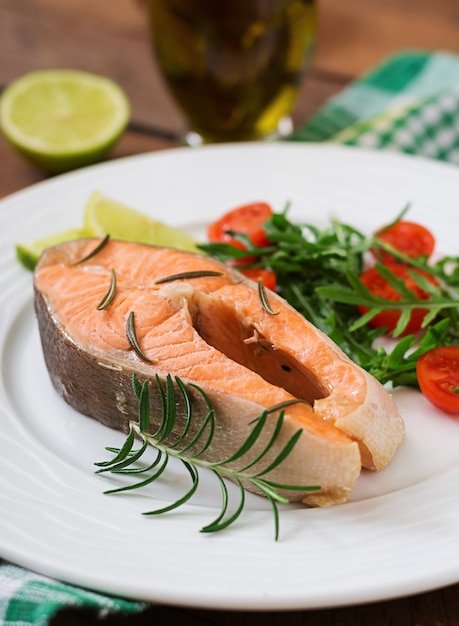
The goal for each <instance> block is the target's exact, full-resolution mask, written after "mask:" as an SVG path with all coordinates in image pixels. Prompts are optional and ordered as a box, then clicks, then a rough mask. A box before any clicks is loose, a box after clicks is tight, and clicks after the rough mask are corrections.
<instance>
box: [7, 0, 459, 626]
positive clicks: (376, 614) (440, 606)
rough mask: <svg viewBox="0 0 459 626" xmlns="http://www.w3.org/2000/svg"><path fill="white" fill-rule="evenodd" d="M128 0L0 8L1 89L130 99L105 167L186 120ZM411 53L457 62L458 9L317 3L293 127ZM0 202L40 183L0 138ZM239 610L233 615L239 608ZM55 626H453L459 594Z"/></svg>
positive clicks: (378, 0)
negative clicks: (91, 78)
mask: <svg viewBox="0 0 459 626" xmlns="http://www.w3.org/2000/svg"><path fill="white" fill-rule="evenodd" d="M139 4H140V3H139V2H135V1H134V0H115V1H113V0H111V1H110V0H64V1H62V0H0V88H4V87H5V86H6V85H7V84H8V83H9V82H10V81H11V80H13V79H14V78H16V77H18V76H20V75H21V74H23V73H25V72H28V71H31V70H34V69H40V68H48V67H74V68H79V69H84V70H88V71H92V72H96V73H99V74H104V75H106V76H109V77H111V78H113V79H115V80H116V81H118V82H119V83H120V84H121V85H122V86H123V87H124V89H125V90H126V92H127V93H128V96H129V98H130V101H131V104H132V122H131V124H130V127H129V129H128V130H127V132H126V133H125V134H124V136H123V137H122V139H121V140H120V142H119V143H118V145H117V146H116V148H115V150H114V151H113V153H112V155H111V156H110V158H114V159H115V158H119V157H122V156H126V155H131V154H138V153H143V152H149V151H153V150H163V149H167V148H173V147H175V146H178V145H180V135H181V132H182V129H183V119H182V116H181V114H180V112H179V111H178V109H177V108H176V107H175V105H174V104H173V102H172V100H171V99H170V97H169V95H168V93H167V92H166V90H165V88H164V86H163V84H162V81H161V78H160V76H159V74H158V72H157V69H156V67H155V63H154V60H153V59H152V56H151V54H150V44H149V41H148V37H147V28H146V21H145V16H144V14H143V11H142V9H141V7H140V6H139ZM408 48H411V49H413V48H420V49H427V50H447V51H450V52H456V53H459V1H458V0H370V1H369V0H319V36H318V47H317V51H316V54H315V57H314V63H313V67H312V70H311V72H310V74H309V76H308V77H307V79H306V80H305V83H304V86H303V89H302V91H301V95H300V98H299V101H298V104H297V106H296V108H295V111H294V121H295V123H296V124H300V123H301V122H303V121H305V120H306V119H307V118H308V117H309V116H310V115H311V114H312V113H313V112H314V111H316V110H317V109H318V108H319V107H320V105H321V104H323V103H324V102H325V100H326V99H327V98H328V97H330V96H331V95H333V94H334V93H336V92H338V91H339V90H340V89H341V88H342V87H343V86H345V85H346V84H348V83H349V82H350V81H352V80H353V79H354V78H356V77H358V76H359V75H360V74H362V73H363V72H365V71H367V70H369V69H370V68H371V67H373V66H374V65H375V64H377V63H379V62H380V61H382V60H383V59H384V58H385V57H386V56H387V55H389V54H392V53H395V52H398V51H400V50H405V49H408ZM0 164H1V167H0V196H4V195H7V194H10V193H12V192H14V191H17V190H19V189H22V188H24V187H26V186H28V185H31V184H33V183H35V182H37V181H40V180H42V179H43V178H44V175H43V174H42V173H41V172H39V171H38V170H36V169H34V168H33V167H32V166H30V165H28V164H27V163H26V162H25V161H23V160H22V159H21V158H20V157H19V156H17V155H16V154H15V153H14V152H13V151H12V150H11V149H10V148H9V146H8V145H7V144H6V142H5V140H4V139H3V138H2V137H0ZM235 609H237V607H235ZM54 623H55V624H61V625H62V624H65V625H66V626H79V625H83V624H86V625H88V626H91V625H92V624H100V623H104V624H107V626H114V625H127V624H129V625H130V624H132V625H133V626H143V625H147V624H155V625H157V624H165V623H174V624H184V625H185V624H186V625H190V626H205V625H207V626H209V625H221V626H229V625H233V624H237V625H238V626H245V625H248V624H251V625H262V624H263V625H264V626H277V625H279V626H280V625H281V624H282V626H300V625H303V624H308V625H317V626H360V625H362V626H363V625H365V626H367V625H369V626H382V625H385V626H386V625H387V626H389V625H391V626H459V585H455V586H452V587H448V588H445V589H439V590H432V591H429V592H427V593H423V594H419V595H416V596H413V597H409V598H402V599H396V600H390V601H387V602H378V603H374V604H370V605H364V606H353V607H342V608H340V607H337V608H334V609H329V610H314V611H304V612H291V613H275V612H274V613H273V612H270V613H260V612H254V613H252V612H238V611H235V612H228V611H214V610H212V611H208V610H205V609H202V610H198V609H185V608H177V607H166V606H152V607H151V608H149V609H148V610H147V611H146V612H144V613H143V614H141V615H138V616H134V617H133V616H129V617H121V616H120V617H112V616H110V617H108V618H106V619H104V620H101V619H99V618H97V617H96V616H95V615H93V614H92V613H91V612H84V613H81V612H78V611H74V610H68V611H65V612H63V613H61V614H59V615H58V616H57V618H56V619H55V620H54Z"/></svg>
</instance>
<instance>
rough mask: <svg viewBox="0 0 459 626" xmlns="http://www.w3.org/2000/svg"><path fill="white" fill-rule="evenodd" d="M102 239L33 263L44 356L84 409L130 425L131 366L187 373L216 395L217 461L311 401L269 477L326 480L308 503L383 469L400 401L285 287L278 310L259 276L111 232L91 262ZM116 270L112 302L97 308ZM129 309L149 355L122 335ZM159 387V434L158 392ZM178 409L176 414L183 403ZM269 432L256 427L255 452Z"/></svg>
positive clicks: (154, 406)
mask: <svg viewBox="0 0 459 626" xmlns="http://www.w3.org/2000/svg"><path fill="white" fill-rule="evenodd" d="M98 243H99V241H98V240H94V239H78V240H75V241H71V242H67V243H64V244H61V245H59V246H56V247H53V248H49V249H48V250H46V251H45V252H44V253H43V255H42V257H41V259H40V261H39V263H38V265H37V267H36V269H35V273H34V288H35V310H36V314H37V319H38V325H39V331H40V337H41V342H42V347H43V353H44V357H45V362H46V366H47V368H48V371H49V374H50V378H51V381H52V383H53V385H54V387H55V389H56V390H57V391H58V393H59V394H60V395H61V396H62V397H63V398H64V400H65V401H66V402H67V403H68V404H69V405H71V406H72V407H73V408H74V409H76V410H77V411H79V412H81V413H83V414H85V415H87V416H90V417H92V418H95V419H97V420H99V421H100V422H102V423H103V424H105V425H107V426H110V427H113V428H116V429H120V430H123V431H127V429H128V428H129V423H130V422H131V421H136V420H137V412H138V401H137V398H136V396H135V393H134V390H133V387H132V375H133V373H134V372H135V373H136V375H137V377H138V379H139V381H140V382H143V381H145V380H147V381H148V380H151V381H154V380H155V379H156V377H157V376H158V377H159V379H160V380H165V379H166V376H167V375H171V376H172V379H173V380H175V377H179V378H180V379H181V380H182V381H183V383H185V385H188V384H190V383H191V384H192V385H197V386H198V387H200V388H201V389H202V390H204V391H205V393H206V394H207V396H208V397H209V399H210V401H211V403H212V405H213V407H214V409H215V420H216V427H215V433H214V437H213V439H212V443H211V445H210V447H209V448H208V450H207V451H206V453H205V456H204V457H203V458H206V459H207V460H210V461H221V460H223V459H225V458H227V457H228V456H229V455H230V454H231V453H232V452H234V451H235V450H237V449H238V448H239V446H240V445H241V444H242V442H243V441H244V440H245V439H246V438H247V436H248V434H249V432H250V431H251V430H252V428H253V420H254V418H256V417H257V416H259V415H260V414H261V413H262V412H263V411H264V410H265V409H269V408H270V407H272V406H274V405H277V404H279V403H285V402H287V403H288V401H291V400H293V399H295V398H296V399H301V400H304V401H305V402H301V403H290V404H289V405H288V406H287V407H286V408H285V417H284V422H283V425H282V429H281V432H280V435H279V437H278V441H277V442H276V446H277V445H279V446H282V445H285V443H286V442H287V441H288V440H289V439H290V437H291V436H292V435H293V434H294V433H295V432H296V431H298V430H299V429H301V430H302V433H301V436H300V438H299V439H298V442H297V444H296V446H295V447H294V449H293V451H292V452H291V453H290V454H289V456H288V457H287V458H286V459H285V460H284V461H283V462H282V463H281V464H280V465H279V466H278V467H277V468H276V469H274V470H273V471H272V472H271V473H270V474H268V475H267V476H266V478H268V479H270V480H273V481H275V482H278V483H282V484H284V485H292V484H295V485H319V486H320V488H321V489H320V491H311V492H297V491H292V490H291V491H289V492H288V493H287V497H289V499H290V500H292V501H293V500H302V501H303V502H305V503H306V504H308V505H312V506H328V505H331V504H337V503H342V502H345V501H346V500H347V499H348V497H349V495H350V492H351V490H352V488H353V486H354V484H355V482H356V480H357V478H358V477H359V475H360V473H361V470H362V467H364V468H367V469H370V470H381V469H383V468H384V467H385V466H386V465H387V464H388V463H389V462H390V461H391V459H392V458H393V456H394V454H395V452H396V451H397V449H398V447H399V446H400V444H401V442H402V440H403V438H404V422H403V419H402V417H401V415H400V412H399V410H398V408H397V406H396V404H395V402H394V401H393V399H392V397H391V396H390V395H389V393H388V392H387V391H386V390H385V389H384V387H383V386H382V385H381V384H380V383H379V382H377V381H376V379H374V378H373V377H372V376H370V375H369V374H368V373H367V372H366V371H364V370H363V369H362V368H360V367H358V366H357V365H356V364H355V363H353V362H352V361H351V360H350V359H349V358H348V357H347V356H346V355H345V354H344V353H343V352H342V351H341V349H340V348H339V347H338V346H336V345H335V344H334V343H333V342H332V341H331V340H330V339H329V338H328V337H327V336H326V335H324V334H323V333H322V332H321V331H319V330H318V329H317V328H315V327H314V326H313V325H312V324H311V323H309V322H308V321H307V320H306V319H305V318H304V317H303V316H302V315H301V314H299V313H298V312H297V311H296V310H294V309H293V308H292V307H291V306H290V305H289V304H288V303H287V302H286V301H285V300H283V299H282V298H280V297H279V296H278V295H277V294H275V293H274V292H271V291H269V292H268V299H269V307H267V306H266V303H265V306H263V303H262V299H261V298H260V294H259V291H258V288H257V285H256V284H255V283H253V282H252V281H250V280H249V279H247V278H246V277H244V276H243V275H242V274H240V273H239V272H237V271H236V270H233V269H232V268H229V267H227V266H226V265H224V264H222V263H221V262H219V261H217V260H215V259H212V258H210V257H207V256H203V255H199V254H194V253H189V252H182V251H179V250H173V249H169V248H160V247H153V246H148V245H140V244H135V243H128V242H121V241H109V242H108V243H107V244H106V245H105V246H104V247H103V248H102V249H101V250H100V251H99V252H97V254H95V255H94V256H92V257H91V258H88V259H87V260H84V259H85V258H86V257H87V256H88V255H89V254H90V253H91V252H92V251H93V250H94V249H95V247H96V246H97V244H98ZM82 260H83V261H82ZM190 272H193V273H194V274H190ZM113 273H114V274H115V276H116V292H115V294H114V297H113V300H112V301H111V302H110V304H109V305H108V306H107V307H105V308H102V309H98V305H99V304H100V302H101V301H102V300H103V298H104V295H106V293H107V290H108V288H109V285H110V284H111V276H112V275H113ZM171 275H175V276H176V278H175V279H171ZM165 279H166V280H165ZM132 314H133V315H134V316H135V335H136V339H137V342H138V346H139V347H140V348H141V352H139V351H137V350H135V349H133V347H132V342H130V341H129V339H128V337H127V333H126V324H127V320H128V318H129V316H130V315H131V317H132ZM154 387H155V386H154V385H151V394H150V402H151V416H152V417H151V428H152V430H154V429H155V426H156V427H158V422H156V424H155V414H156V415H158V405H159V402H160V398H159V396H158V393H155V392H154ZM189 389H190V390H191V391H190V393H191V398H192V404H193V407H194V415H195V418H194V419H196V420H197V422H199V417H201V419H203V418H204V415H205V414H206V413H207V408H206V407H205V406H204V403H203V399H202V395H201V394H199V393H197V391H196V390H195V388H194V387H193V386H191V387H190V388H189ZM193 390H195V391H193ZM177 411H178V417H177V420H178V422H179V421H180V419H183V415H184V413H185V407H181V406H178V408H177ZM196 415H197V416H198V418H196ZM181 416H182V417H181ZM275 421H276V420H274V418H273V421H272V424H274V423H275ZM268 423H269V420H268ZM198 426H199V424H196V426H195V428H198ZM273 428H274V426H269V425H268V427H267V429H266V431H263V433H262V435H260V437H261V441H259V442H257V446H258V449H259V450H261V449H262V448H263V444H265V445H266V443H267V442H268V440H269V437H270V434H272V430H273ZM171 436H173V434H172V435H171ZM276 446H274V450H273V452H274V453H275V450H276ZM246 462H247V460H245V461H244V463H242V461H241V464H246ZM284 495H285V494H284Z"/></svg>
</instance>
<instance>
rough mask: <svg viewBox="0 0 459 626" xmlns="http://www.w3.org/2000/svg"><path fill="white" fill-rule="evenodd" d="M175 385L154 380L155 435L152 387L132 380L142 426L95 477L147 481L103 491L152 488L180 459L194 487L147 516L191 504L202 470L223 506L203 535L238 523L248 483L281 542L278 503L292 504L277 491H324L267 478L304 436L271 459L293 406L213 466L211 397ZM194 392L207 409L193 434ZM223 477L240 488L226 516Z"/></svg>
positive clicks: (258, 423) (260, 421)
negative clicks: (261, 442) (182, 410)
mask: <svg viewBox="0 0 459 626" xmlns="http://www.w3.org/2000/svg"><path fill="white" fill-rule="evenodd" d="M174 380H175V384H174ZM174 380H173V379H172V377H171V376H170V375H168V376H166V379H165V382H164V383H162V382H161V380H160V379H159V377H158V376H156V377H155V383H156V388H157V391H158V393H159V397H160V398H161V409H160V412H161V415H160V417H159V425H158V426H157V427H156V430H154V431H153V432H150V431H149V429H150V426H151V420H150V395H149V384H148V382H147V381H145V382H144V383H143V384H140V383H139V381H138V379H137V377H136V375H135V374H134V375H133V379H132V384H133V388H134V391H135V394H136V396H137V399H138V403H139V404H138V406H139V410H138V421H137V422H131V423H130V428H129V434H128V436H127V438H126V441H125V443H124V444H123V446H122V447H121V448H107V450H109V451H110V452H112V453H114V455H115V456H114V457H113V458H112V459H111V460H110V461H103V462H100V463H96V464H95V465H97V466H98V467H99V468H100V469H99V470H97V473H102V472H111V473H113V474H123V475H130V476H138V475H139V474H140V475H142V476H144V477H143V478H142V479H141V480H140V481H137V482H134V483H130V484H128V485H124V486H122V487H117V488H114V489H110V490H108V491H105V493H107V494H114V493H120V492H126V491H131V490H133V489H138V488H141V487H144V486H146V485H148V484H151V483H153V482H154V481H155V480H157V479H158V478H159V477H160V476H161V475H162V474H163V473H164V471H165V470H166V467H167V463H168V461H169V458H170V457H171V456H172V457H176V458H178V459H180V461H181V462H182V463H183V465H184V466H185V468H186V469H187V471H188V473H189V475H190V478H191V486H190V488H189V489H188V491H187V492H186V493H185V494H184V495H183V496H182V497H181V498H179V499H178V500H176V501H175V502H173V503H172V504H169V505H167V506H165V507H162V508H160V509H155V510H152V511H146V512H145V513H144V515H160V514H162V513H166V512H168V511H172V510H173V509H176V508H178V507H179V506H181V505H182V504H185V503H186V502H188V501H189V500H190V498H191V497H192V496H193V494H194V493H195V492H196V489H197V488H198V484H199V469H198V468H204V469H208V470H210V471H212V472H213V474H214V475H215V476H216V478H217V480H218V482H219V483H220V487H221V491H222V502H221V511H220V513H219V515H218V516H217V517H216V518H215V519H214V520H213V521H211V522H210V523H209V524H208V525H206V526H204V528H201V532H206V533H210V532H217V531H220V530H223V529H225V528H227V527H228V526H230V525H231V524H232V523H233V522H235V521H236V520H237V519H238V518H239V516H240V515H241V513H242V511H243V509H244V504H245V489H244V484H251V485H252V486H253V487H255V488H256V489H257V490H258V491H259V492H261V493H262V494H263V495H264V496H266V498H267V499H268V500H269V502H270V504H271V507H272V511H273V515H274V528H275V532H274V535H275V539H276V540H277V539H278V537H279V510H278V504H287V503H288V499H287V498H286V497H284V496H282V495H281V494H280V493H279V490H288V491H317V490H319V489H320V487H319V486H304V485H284V484H280V483H276V482H273V481H271V480H268V479H267V478H265V476H266V474H268V473H269V472H271V471H272V470H274V469H275V468H277V467H278V466H279V465H280V464H281V463H282V462H283V461H284V460H285V459H286V458H287V457H288V456H289V454H290V453H291V451H292V450H293V448H294V447H295V445H296V443H297V441H298V439H299V438H300V436H301V433H302V430H298V431H296V432H295V433H294V434H293V435H292V437H291V438H290V439H289V440H288V441H287V443H286V444H285V445H284V446H283V447H282V448H281V449H280V451H277V452H276V454H275V456H274V458H273V455H272V454H269V453H270V452H272V451H273V446H274V445H275V443H276V441H277V439H278V437H279V434H280V432H281V429H282V425H283V420H284V409H285V407H286V406H288V404H291V402H289V403H288V404H285V405H277V406H274V407H271V408H270V409H266V410H265V411H263V412H262V413H261V414H260V415H259V417H257V418H256V419H255V420H252V422H251V424H252V423H253V428H252V430H251V431H250V433H249V435H248V436H247V438H246V440H245V441H244V442H243V443H242V445H241V446H240V447H239V448H238V449H237V450H236V451H235V452H234V453H233V454H231V455H230V456H229V457H227V458H226V459H223V460H221V461H215V462H210V461H205V460H203V458H202V456H203V454H204V453H205V452H206V450H208V448H209V447H210V445H211V443H212V440H213V436H214V432H215V416H214V409H213V407H212V403H211V401H210V399H209V398H208V396H207V394H206V393H205V392H204V391H203V390H202V389H201V388H200V387H198V386H197V385H188V386H187V385H185V384H184V383H183V381H182V380H181V379H180V378H178V377H175V379H174ZM190 387H192V388H193V390H194V391H195V392H197V393H198V394H200V396H201V397H202V399H203V400H204V402H205V405H206V406H207V414H206V415H205V416H204V418H200V424H199V425H198V426H197V427H195V428H194V429H193V430H192V429H191V426H192V422H193V421H194V420H195V417H194V415H193V409H192V401H191V397H190ZM179 401H182V402H183V403H184V405H185V407H186V416H185V419H184V420H183V425H182V426H179V425H178V424H177V408H176V407H177V404H178V403H179ZM274 412H277V413H278V416H277V418H275V419H276V423H275V426H274V429H273V432H272V434H271V435H270V438H269V440H268V441H267V443H266V445H265V446H264V448H263V449H262V450H261V451H258V452H257V453H253V454H252V451H253V446H254V444H255V443H256V442H257V441H258V439H259V437H260V435H261V433H262V432H263V430H264V428H265V427H266V424H267V421H268V418H269V416H270V414H271V413H274ZM180 429H181V430H180ZM171 435H174V437H173V443H171V440H172V437H171ZM139 439H140V447H138V448H134V446H135V443H136V441H137V440H139ZM149 446H154V448H155V449H156V457H155V459H154V461H153V462H152V463H150V464H149V465H147V466H142V465H140V464H139V461H140V459H141V458H142V456H143V454H144V453H145V452H146V450H147V449H148V448H149ZM268 459H269V460H268ZM235 462H240V463H241V465H242V466H241V467H239V468H238V469H236V468H235V467H234V463H235ZM225 478H228V479H231V480H232V481H233V482H234V483H236V484H237V485H238V487H239V503H238V505H237V506H236V508H235V510H233V511H232V512H229V511H228V507H229V493H228V488H227V486H226V484H225V480H224V479H225Z"/></svg>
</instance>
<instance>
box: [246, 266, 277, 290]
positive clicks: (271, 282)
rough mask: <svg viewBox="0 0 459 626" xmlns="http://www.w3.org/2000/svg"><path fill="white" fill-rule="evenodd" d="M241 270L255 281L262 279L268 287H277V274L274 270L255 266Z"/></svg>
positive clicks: (272, 288)
mask: <svg viewBox="0 0 459 626" xmlns="http://www.w3.org/2000/svg"><path fill="white" fill-rule="evenodd" d="M240 271H241V272H242V274H245V275H246V276H247V277H248V278H251V279H252V280H254V281H255V282H257V281H259V280H261V282H262V283H263V285H264V286H265V287H267V288H268V289H271V290H272V291H274V290H275V289H276V284H277V280H276V274H275V273H274V272H273V271H272V270H267V269H263V268H261V267H260V268H259V267H253V268H248V269H246V270H244V269H243V270H240Z"/></svg>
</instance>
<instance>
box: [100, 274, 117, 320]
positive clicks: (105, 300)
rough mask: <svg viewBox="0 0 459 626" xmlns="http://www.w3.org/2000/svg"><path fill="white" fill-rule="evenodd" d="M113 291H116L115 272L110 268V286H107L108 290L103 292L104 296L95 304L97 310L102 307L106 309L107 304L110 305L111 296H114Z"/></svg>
mask: <svg viewBox="0 0 459 626" xmlns="http://www.w3.org/2000/svg"><path fill="white" fill-rule="evenodd" d="M115 293H116V274H115V270H114V269H112V270H111V280H110V286H109V288H108V291H107V293H106V294H105V296H104V297H103V298H102V300H101V301H100V302H99V304H98V305H97V307H96V309H97V310H98V311H102V310H103V309H106V308H107V307H108V306H110V304H111V303H112V300H113V298H114V297H115Z"/></svg>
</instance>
